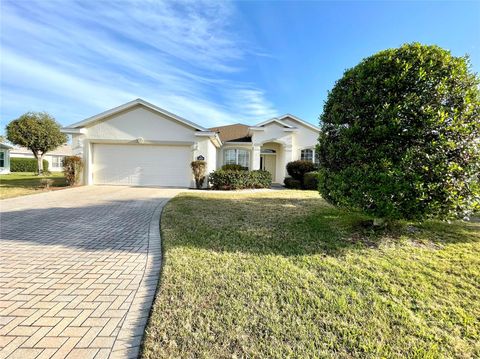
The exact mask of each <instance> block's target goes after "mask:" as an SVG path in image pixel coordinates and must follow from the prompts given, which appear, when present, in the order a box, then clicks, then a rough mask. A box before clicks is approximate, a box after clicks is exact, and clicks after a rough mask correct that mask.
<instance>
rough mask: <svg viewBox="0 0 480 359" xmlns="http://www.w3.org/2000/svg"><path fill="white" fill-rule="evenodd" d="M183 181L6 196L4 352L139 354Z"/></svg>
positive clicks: (1, 235)
mask: <svg viewBox="0 0 480 359" xmlns="http://www.w3.org/2000/svg"><path fill="white" fill-rule="evenodd" d="M178 192H179V190H175V189H158V188H128V187H113V186H93V187H80V188H75V189H67V190H61V191H55V192H49V193H43V194H38V195H33V196H26V197H20V198H14V199H8V200H4V201H0V211H1V212H0V359H1V358H9V359H10V358H12V359H13V358H22V359H28V358H36V359H38V358H65V357H68V358H81V359H88V358H117V357H118V358H134V357H137V356H138V349H139V345H140V342H141V338H142V334H143V331H144V327H145V324H146V322H147V319H148V313H149V310H150V307H151V304H152V300H153V297H154V294H155V288H156V285H157V280H158V274H159V270H160V258H161V253H160V234H159V230H158V229H159V228H158V219H159V216H160V212H161V208H162V207H163V205H164V204H165V203H166V201H167V200H168V199H170V198H171V197H173V196H174V195H175V194H177V193H178Z"/></svg>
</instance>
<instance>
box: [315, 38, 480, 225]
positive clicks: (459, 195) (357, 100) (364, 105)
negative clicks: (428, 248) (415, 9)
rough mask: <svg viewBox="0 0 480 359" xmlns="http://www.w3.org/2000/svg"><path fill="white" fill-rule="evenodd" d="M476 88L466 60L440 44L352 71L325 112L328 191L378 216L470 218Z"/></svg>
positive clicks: (324, 186) (397, 52) (479, 131)
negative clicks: (467, 216)
mask: <svg viewBox="0 0 480 359" xmlns="http://www.w3.org/2000/svg"><path fill="white" fill-rule="evenodd" d="M478 86H479V79H478V77H477V76H476V75H475V74H473V73H472V72H471V71H470V68H469V62H468V59H467V58H465V57H454V56H452V55H451V54H450V52H449V51H447V50H444V49H441V48H439V47H437V46H424V45H420V44H408V45H404V46H402V47H400V48H398V49H389V50H385V51H381V52H379V53H377V54H376V55H373V56H371V57H369V58H366V59H364V60H363V61H362V62H361V63H360V64H359V65H357V66H355V67H354V68H352V69H349V70H347V71H346V72H345V73H344V75H343V77H342V78H341V79H340V80H338V81H337V82H336V84H335V86H334V88H333V89H332V91H331V92H330V93H329V95H328V98H327V101H326V103H325V106H324V112H323V114H322V116H321V123H322V129H321V133H320V139H319V147H318V151H319V154H320V166H321V168H320V192H321V193H322V195H323V197H324V198H326V199H327V200H328V201H330V202H332V203H334V204H336V205H340V206H344V207H349V208H357V209H361V210H363V211H365V212H367V213H369V214H371V215H374V216H376V217H381V218H391V219H399V218H405V219H423V218H428V217H439V218H450V217H456V216H465V215H468V214H469V212H470V211H471V209H472V208H473V207H474V206H475V203H478V198H479V197H478V195H479V193H478V182H479V173H480V166H479V156H480V154H479V147H480V141H479V138H480V91H479V87H478Z"/></svg>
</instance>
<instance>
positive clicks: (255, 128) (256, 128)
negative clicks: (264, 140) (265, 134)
mask: <svg viewBox="0 0 480 359" xmlns="http://www.w3.org/2000/svg"><path fill="white" fill-rule="evenodd" d="M248 129H249V130H252V131H265V127H258V126H254V127H249V128H248Z"/></svg>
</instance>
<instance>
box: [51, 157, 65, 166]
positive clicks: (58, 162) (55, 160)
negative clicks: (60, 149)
mask: <svg viewBox="0 0 480 359" xmlns="http://www.w3.org/2000/svg"><path fill="white" fill-rule="evenodd" d="M63 159H64V157H63V156H52V167H62V166H63Z"/></svg>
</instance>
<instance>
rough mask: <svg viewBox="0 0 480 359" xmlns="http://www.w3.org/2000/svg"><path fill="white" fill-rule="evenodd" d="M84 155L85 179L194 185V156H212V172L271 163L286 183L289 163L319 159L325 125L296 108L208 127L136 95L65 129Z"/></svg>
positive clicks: (271, 168)
mask: <svg viewBox="0 0 480 359" xmlns="http://www.w3.org/2000/svg"><path fill="white" fill-rule="evenodd" d="M62 131H63V132H64V133H67V134H71V135H72V151H73V153H74V155H78V156H81V157H82V158H83V160H84V173H83V183H84V184H87V185H91V184H110V185H132V186H175V187H191V186H193V185H194V182H193V176H192V171H191V168H190V163H191V162H192V161H193V160H196V159H203V160H205V161H206V162H207V172H208V173H210V172H212V171H214V170H216V169H218V168H220V167H222V166H223V165H224V164H240V165H242V166H244V167H247V168H248V169H250V170H254V169H264V170H267V171H269V172H270V173H271V174H272V178H273V182H274V183H282V182H283V179H284V178H285V176H286V175H287V173H286V164H287V163H288V162H290V161H294V160H298V159H304V160H308V161H314V160H315V158H316V156H315V145H316V143H317V139H318V134H319V128H318V127H317V126H314V125H312V124H310V123H308V122H305V121H303V120H301V119H299V118H298V117H295V116H293V115H289V114H287V115H284V116H281V117H276V118H272V119H270V120H268V121H264V122H261V123H259V124H257V125H255V126H248V125H242V124H236V125H229V126H221V127H215V128H205V127H203V126H201V125H198V124H196V123H194V122H191V121H188V120H186V119H184V118H181V117H179V116H177V115H175V114H173V113H170V112H168V111H165V110H164V109H162V108H160V107H158V106H155V105H153V104H151V103H148V102H146V101H144V100H142V99H137V100H134V101H131V102H128V103H126V104H124V105H121V106H118V107H116V108H113V109H111V110H108V111H105V112H102V113H100V114H98V115H95V116H93V117H90V118H87V119H86V120H83V121H80V122H78V123H74V124H72V125H70V126H67V127H65V128H63V129H62Z"/></svg>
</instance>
